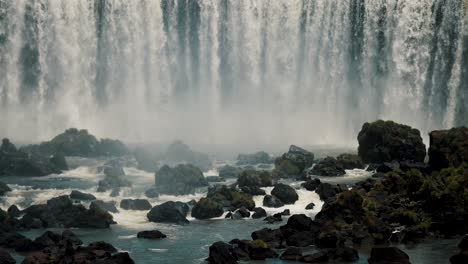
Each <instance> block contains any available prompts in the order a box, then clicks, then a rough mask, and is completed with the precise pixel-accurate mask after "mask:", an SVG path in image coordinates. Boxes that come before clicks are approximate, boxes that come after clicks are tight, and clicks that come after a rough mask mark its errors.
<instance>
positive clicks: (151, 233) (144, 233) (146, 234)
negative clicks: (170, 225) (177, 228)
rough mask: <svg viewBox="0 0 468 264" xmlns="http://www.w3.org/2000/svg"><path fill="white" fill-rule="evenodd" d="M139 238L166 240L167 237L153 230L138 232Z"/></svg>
mask: <svg viewBox="0 0 468 264" xmlns="http://www.w3.org/2000/svg"><path fill="white" fill-rule="evenodd" d="M137 237H138V238H146V239H161V238H166V235H165V234H163V233H161V232H160V231H158V230H151V231H141V232H138V234H137Z"/></svg>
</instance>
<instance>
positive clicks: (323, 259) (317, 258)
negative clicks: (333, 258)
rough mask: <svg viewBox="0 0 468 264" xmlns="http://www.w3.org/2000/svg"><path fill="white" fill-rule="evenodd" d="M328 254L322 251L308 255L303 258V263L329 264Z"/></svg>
mask: <svg viewBox="0 0 468 264" xmlns="http://www.w3.org/2000/svg"><path fill="white" fill-rule="evenodd" d="M328 259H329V258H328V252H326V251H320V252H317V253H313V254H308V255H305V256H304V257H302V260H301V262H305V263H328Z"/></svg>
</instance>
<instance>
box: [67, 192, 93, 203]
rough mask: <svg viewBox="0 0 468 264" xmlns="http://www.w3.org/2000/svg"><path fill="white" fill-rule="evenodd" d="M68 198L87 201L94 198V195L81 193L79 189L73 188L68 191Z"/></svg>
mask: <svg viewBox="0 0 468 264" xmlns="http://www.w3.org/2000/svg"><path fill="white" fill-rule="evenodd" d="M70 198H71V199H75V200H84V201H89V200H96V196H94V195H92V194H89V193H83V192H80V191H76V190H73V191H72V192H71V193H70Z"/></svg>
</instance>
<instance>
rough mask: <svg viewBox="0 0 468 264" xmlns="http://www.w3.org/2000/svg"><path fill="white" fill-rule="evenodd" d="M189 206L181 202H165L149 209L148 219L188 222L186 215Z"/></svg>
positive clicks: (179, 222)
mask: <svg viewBox="0 0 468 264" xmlns="http://www.w3.org/2000/svg"><path fill="white" fill-rule="evenodd" d="M189 210H190V208H189V207H188V205H187V204H185V203H182V202H172V201H170V202H165V203H163V204H160V205H157V206H155V207H153V208H152V209H151V211H150V212H149V213H148V214H147V217H148V219H149V220H150V221H151V222H155V223H175V224H179V225H183V224H188V223H189V221H188V220H187V218H186V216H187V213H188V211H189Z"/></svg>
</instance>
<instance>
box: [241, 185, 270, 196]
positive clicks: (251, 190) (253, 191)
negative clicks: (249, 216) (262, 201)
mask: <svg viewBox="0 0 468 264" xmlns="http://www.w3.org/2000/svg"><path fill="white" fill-rule="evenodd" d="M241 191H242V192H244V193H247V194H250V195H266V192H265V191H264V190H263V189H260V188H259V187H257V186H243V187H241Z"/></svg>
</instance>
